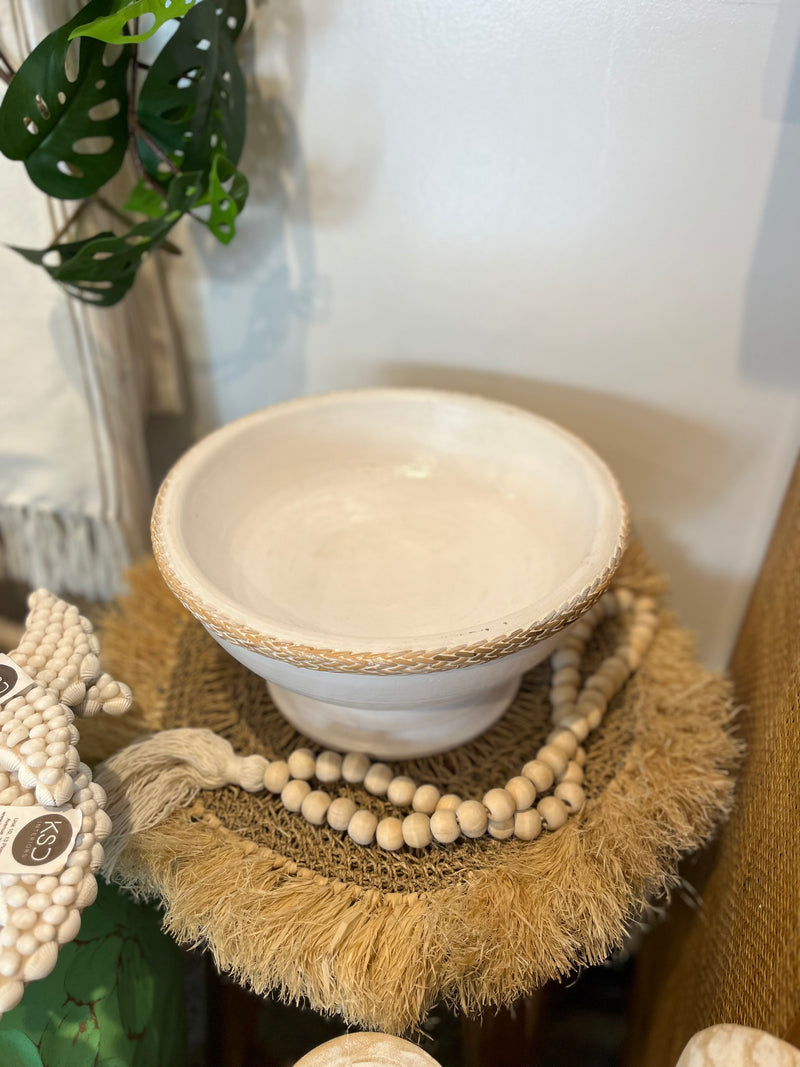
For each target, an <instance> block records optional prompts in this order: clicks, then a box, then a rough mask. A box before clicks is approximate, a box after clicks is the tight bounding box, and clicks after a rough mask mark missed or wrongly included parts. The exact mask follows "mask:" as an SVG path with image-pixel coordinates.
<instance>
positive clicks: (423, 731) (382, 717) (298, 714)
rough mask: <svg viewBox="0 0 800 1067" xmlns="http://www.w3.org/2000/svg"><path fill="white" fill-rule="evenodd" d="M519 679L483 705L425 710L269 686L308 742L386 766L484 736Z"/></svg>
mask: <svg viewBox="0 0 800 1067" xmlns="http://www.w3.org/2000/svg"><path fill="white" fill-rule="evenodd" d="M521 681H522V678H521V676H520V675H517V676H515V677H513V678H511V679H510V680H507V681H505V682H503V683H502V684H500V685H498V686H497V687H496V688H494V689H490V690H482V691H481V692H480V698H479V699H472V700H458V701H453V702H451V703H442V704H426V705H424V706H422V707H412V708H409V707H396V708H393V707H391V706H386V707H371V708H364V707H360V708H359V707H352V706H350V707H348V706H347V705H343V704H336V703H332V702H328V701H325V700H316V699H313V698H312V697H307V696H302V695H301V694H299V693H294V692H292V691H291V690H290V689H284V688H283V687H282V686H279V685H275V684H274V682H267V688H268V689H269V694H270V696H271V697H272V700H273V702H274V703H275V706H276V707H277V708H278V710H279V711H280V712H281V714H282V715H283V716H284V718H285V719H288V721H289V722H290V723H291V724H292V726H294V727H295V729H296V730H298V731H299V732H300V733H302V734H304V735H305V736H306V737H309V738H311V739H312V740H313V741H317V742H318V743H319V744H321V745H324V746H325V747H326V748H332V749H335V750H336V751H338V752H364V753H367V754H368V755H370V756H374V757H376V758H378V759H385V760H398V759H415V758H417V757H420V756H433V755H436V753H438V752H447V751H448V750H449V749H452V748H458V747H459V745H463V744H465V743H466V742H467V741H471V740H472V738H474V737H477V736H478V735H479V734H482V733H483V732H484V730H488V728H489V727H490V726H491V725H492V724H493V723H494V722H496V721H497V719H499V718H500V716H501V715H502V714H503V712H504V711H505V710H506V708H507V707H508V706H509V704H510V703H511V701H512V700H513V699H514V697H515V696H516V694H517V690H518V689H519V686H520V682H521Z"/></svg>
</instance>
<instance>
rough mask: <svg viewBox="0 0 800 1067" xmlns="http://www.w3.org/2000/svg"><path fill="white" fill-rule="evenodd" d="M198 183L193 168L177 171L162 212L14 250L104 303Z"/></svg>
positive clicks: (123, 288) (161, 236) (185, 206)
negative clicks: (121, 227)
mask: <svg viewBox="0 0 800 1067" xmlns="http://www.w3.org/2000/svg"><path fill="white" fill-rule="evenodd" d="M199 183H200V175H199V174H182V175H180V177H178V178H176V179H175V180H174V181H173V182H172V183H171V184H170V188H169V192H168V194H167V205H166V214H163V215H160V216H159V217H158V218H155V219H148V221H147V222H141V223H139V224H138V225H137V226H134V227H132V228H131V229H130V230H129V231H128V233H125V234H122V235H120V236H117V235H115V234H113V233H110V232H108V231H106V232H104V233H99V234H97V235H96V236H94V237H89V238H87V239H86V240H83V241H71V242H68V243H66V244H60V245H54V246H53V247H51V248H45V249H42V250H41V251H37V250H35V249H28V248H15V249H14V251H15V252H19V254H20V255H21V256H24V257H25V259H27V260H29V261H30V262H31V263H37V264H38V265H39V266H42V267H44V269H45V270H46V271H47V273H48V274H49V275H50V277H51V278H53V279H54V280H55V281H57V282H59V283H60V284H61V285H63V286H64V287H65V289H66V290H67V292H68V293H69V294H70V295H71V296H75V297H77V298H78V299H79V300H83V301H85V302H86V303H91V304H96V305H98V306H100V307H109V306H110V305H111V304H116V303H117V302H118V301H119V300H121V299H122V297H123V296H124V295H125V293H127V291H128V290H129V289H130V287H131V286H132V285H133V281H134V278H135V277H136V271H137V270H138V269H139V267H140V266H141V263H142V260H143V258H144V256H145V255H147V254H149V253H150V252H151V251H153V250H154V249H155V248H158V246H159V245H160V244H161V243H162V242H163V241H164V240H165V238H166V237H167V234H168V233H169V231H170V230H171V229H172V227H173V226H174V225H175V223H176V222H177V221H178V219H179V218H180V217H181V216H182V215H183V214H184V213H185V212H187V211H189V210H190V209H191V208H192V207H193V206H194V204H195V203H196V201H197V200H198V198H199V196H200V193H201V188H200V184H199Z"/></svg>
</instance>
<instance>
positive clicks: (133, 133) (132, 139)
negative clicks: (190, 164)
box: [128, 18, 178, 196]
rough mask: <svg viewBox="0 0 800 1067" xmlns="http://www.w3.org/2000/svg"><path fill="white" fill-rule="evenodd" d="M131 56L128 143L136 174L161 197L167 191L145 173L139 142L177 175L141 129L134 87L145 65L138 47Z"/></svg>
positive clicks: (136, 20)
mask: <svg viewBox="0 0 800 1067" xmlns="http://www.w3.org/2000/svg"><path fill="white" fill-rule="evenodd" d="M133 21H134V26H133V32H134V33H138V31H139V20H138V18H136V19H134V20H133ZM131 49H132V52H133V56H132V58H131V84H130V91H129V93H128V143H129V145H130V150H131V156H132V157H133V165H134V167H135V168H136V173H137V174H138V175H139V177H140V178H141V179H142V181H144V182H146V183H147V184H148V185H149V186H150V188H151V189H155V190H156V192H157V193H160V194H161V195H162V196H166V195H167V190H166V189H165V188H164V186H163V185H161V183H160V182H157V181H156V180H155V178H152V177H151V176H150V175H149V174H148V173H147V168H146V167H145V165H144V162H143V160H142V157H141V154H140V153H139V140H140V139H141V140H142V141H144V143H145V144H146V145H147V147H148V148H149V149H150V150H151V152H153V153H154V154H155V155H156V156H158V157H159V159H162V160H163V161H164V162H165V163H167V164H169V167H170V169H171V170H172V172H173V174H177V173H178V169H177V168H176V167H175V165H174V163H173V162H172V160H171V159H169V158H168V157H167V155H166V154H165V153H164V151H163V150H162V149H161V148H160V147H159V145H157V144H156V143H155V141H154V140H153V139H152V138H151V137H150V136H149V135H148V134H147V133H146V132H145V131H144V130H143V129H142V126H141V123H140V122H139V117H138V115H137V114H136V87H137V81H138V75H137V72H138V70H139V68H140V67H144V66H146V64H143V63H140V62H139V58H138V55H137V52H138V49H139V46H138V45H136V44H134V45H131Z"/></svg>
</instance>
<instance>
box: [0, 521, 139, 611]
mask: <svg viewBox="0 0 800 1067" xmlns="http://www.w3.org/2000/svg"><path fill="white" fill-rule="evenodd" d="M129 564H130V554H129V551H128V548H127V545H126V538H125V533H124V531H123V529H122V526H121V524H120V522H119V521H118V520H117V519H113V518H109V517H102V518H100V517H98V516H94V515H83V514H75V513H69V512H54V511H45V510H41V509H38V508H31V507H14V506H12V505H9V504H0V574H3V575H4V576H6V577H8V578H15V579H19V580H21V581H24V582H26V583H27V584H28V585H31V586H33V587H34V588H38V587H45V588H47V589H52V590H53V591H54V592H56V593H59V594H64V593H70V594H72V595H77V596H83V597H86V598H87V599H89V600H110V599H111V598H112V597H113V596H114V595H115V594H117V593H119V592H120V591H121V588H122V581H121V577H120V576H121V575H122V573H123V571H124V569H125V568H126V567H127V566H128V565H129Z"/></svg>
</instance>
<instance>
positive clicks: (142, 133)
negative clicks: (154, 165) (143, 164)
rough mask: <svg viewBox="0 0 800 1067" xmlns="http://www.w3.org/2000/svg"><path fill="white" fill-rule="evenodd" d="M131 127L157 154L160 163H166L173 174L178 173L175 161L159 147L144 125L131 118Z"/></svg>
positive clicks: (154, 153) (178, 169) (178, 168)
mask: <svg viewBox="0 0 800 1067" xmlns="http://www.w3.org/2000/svg"><path fill="white" fill-rule="evenodd" d="M133 128H134V130H135V131H136V135H137V137H140V138H141V139H142V140H143V141H144V143H145V144H146V145H147V147H148V148H149V149H150V151H151V152H152V153H153V155H155V156H158V158H159V159H160V160H161V162H162V163H166V164H167V166H168V167H169V169H170V170H171V171H172V173H173V174H180V172H181V170H180V167H177V166H176V165H175V163H174V162H173V161H172V160H171V159H170V158H169V156H168V155H167V153H166V152H165V151H164V149H163V148H162V147H161V145H160V144H157V143H156V142H155V141H154V140H153V138H152V137H151V136H150V134H149V133H148V132H147V131H146V130H145V129H144V127H143V126H142V125H141V124H140V122H139V120H138V119H137V118H135V119H134V120H133Z"/></svg>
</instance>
